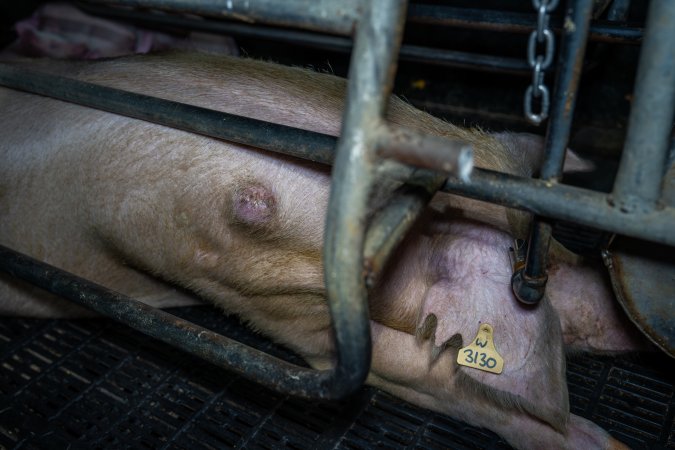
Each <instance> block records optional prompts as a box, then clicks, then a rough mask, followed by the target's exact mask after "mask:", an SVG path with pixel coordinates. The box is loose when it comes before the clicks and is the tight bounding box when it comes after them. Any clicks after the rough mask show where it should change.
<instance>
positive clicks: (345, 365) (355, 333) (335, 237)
mask: <svg viewBox="0 0 675 450" xmlns="http://www.w3.org/2000/svg"><path fill="white" fill-rule="evenodd" d="M405 7H406V1H405V0H372V1H371V2H368V4H367V10H366V11H365V13H364V16H363V18H362V19H361V21H360V23H359V27H358V29H357V33H356V39H355V42H354V51H353V52H352V59H351V64H350V70H349V83H348V88H347V102H346V105H345V111H344V113H343V121H342V132H341V134H340V139H339V140H338V145H337V150H336V157H335V162H334V166H333V174H332V180H331V194H330V200H329V203H328V215H327V217H326V229H325V234H324V242H325V245H324V258H323V259H324V279H325V283H326V294H327V295H326V296H327V298H328V304H329V306H330V310H331V317H332V319H333V325H334V329H335V339H336V342H337V344H338V348H337V366H336V367H335V372H336V376H337V377H338V378H339V379H343V378H344V379H346V380H349V381H350V383H354V384H361V383H362V382H363V381H364V380H365V378H366V376H367V375H368V371H369V368H370V356H371V350H372V349H371V345H370V327H369V321H368V307H367V289H366V283H365V277H364V259H363V251H364V245H365V225H366V216H367V213H368V211H367V208H368V195H369V192H370V190H371V186H372V183H373V178H374V175H375V162H376V158H375V154H374V153H375V145H376V143H377V130H378V127H379V125H380V123H381V122H382V121H383V116H384V111H385V108H386V105H387V101H388V99H389V95H390V93H391V88H392V85H393V82H394V74H395V70H396V58H397V53H398V49H399V46H400V44H401V37H402V34H403V22H404V19H405Z"/></svg>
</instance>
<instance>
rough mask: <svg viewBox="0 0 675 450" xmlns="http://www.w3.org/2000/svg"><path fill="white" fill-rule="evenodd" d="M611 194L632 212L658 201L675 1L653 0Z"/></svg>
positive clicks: (669, 120) (668, 116)
mask: <svg viewBox="0 0 675 450" xmlns="http://www.w3.org/2000/svg"><path fill="white" fill-rule="evenodd" d="M645 33H646V34H645V41H644V44H643V45H642V49H641V53H640V62H639V64H638V72H637V79H636V81H635V91H634V95H633V104H632V106H631V111H630V117H629V120H628V132H627V134H626V142H625V144H624V150H623V154H622V156H621V163H620V164H619V170H618V172H617V174H616V180H615V183H614V192H613V194H612V195H613V198H614V201H615V202H616V203H617V204H619V205H620V207H622V208H624V209H626V210H628V211H632V210H635V209H650V208H654V207H655V206H656V202H657V200H658V199H659V197H660V194H661V182H662V177H663V174H664V172H665V170H664V166H665V164H666V159H667V155H668V147H669V143H670V135H671V129H672V126H673V116H674V114H675V2H674V1H672V0H652V1H651V2H650V4H649V11H648V16H647V30H646V32H645Z"/></svg>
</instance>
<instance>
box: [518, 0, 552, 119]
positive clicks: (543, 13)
mask: <svg viewBox="0 0 675 450" xmlns="http://www.w3.org/2000/svg"><path fill="white" fill-rule="evenodd" d="M558 1H559V0H532V5H533V6H534V9H535V10H536V11H537V27H536V28H535V29H534V30H532V33H531V34H530V38H529V40H528V42H527V62H528V64H529V65H530V67H531V68H532V84H531V85H530V86H529V87H528V88H527V90H526V91H525V117H527V119H528V120H529V121H530V122H532V123H533V124H535V125H539V124H540V123H541V122H543V121H544V120H546V118H547V117H548V108H549V104H550V101H549V100H550V95H549V91H548V88H547V87H546V85H545V84H544V71H545V70H546V69H548V68H549V67H550V66H551V63H552V62H553V52H554V49H555V37H554V35H553V31H551V29H550V28H549V13H550V12H551V11H553V10H554V9H555V8H556V6H558ZM537 50H543V53H539V52H538V51H537ZM535 100H540V108H539V112H538V113H535V112H534V110H533V107H532V105H533V103H534V101H535Z"/></svg>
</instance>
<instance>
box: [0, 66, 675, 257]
mask: <svg viewBox="0 0 675 450" xmlns="http://www.w3.org/2000/svg"><path fill="white" fill-rule="evenodd" d="M38 74H39V73H38ZM35 75H36V73H35V72H30V71H26V70H24V69H18V68H15V67H11V66H8V65H6V64H0V84H2V85H5V86H8V87H15V88H17V89H23V90H29V91H31V92H35V93H40V94H42V95H47V96H51V97H55V98H61V99H63V100H67V101H73V102H76V103H80V104H84V105H86V106H91V107H93V108H96V107H97V106H100V105H99V103H103V104H106V105H107V107H108V109H107V110H109V111H111V112H116V113H118V114H124V112H122V111H123V110H126V109H129V111H126V113H127V115H129V116H131V117H138V118H143V119H144V120H148V121H152V122H157V123H162V124H164V125H168V126H172V125H171V123H174V122H177V123H178V125H177V126H178V127H180V128H181V129H184V130H186V131H190V132H195V133H201V134H205V135H208V136H213V137H216V138H221V139H227V140H230V139H232V141H233V142H238V143H242V144H244V145H251V146H255V147H258V148H262V149H267V150H271V151H275V152H280V153H285V154H290V155H293V156H297V157H300V158H305V159H310V160H312V161H316V162H320V163H323V164H330V163H331V162H332V159H333V152H334V148H335V142H336V138H334V137H333V136H327V135H321V134H319V133H313V132H309V131H304V130H297V129H291V130H292V131H289V130H286V128H289V127H284V126H282V125H277V124H272V123H268V122H261V123H260V124H259V125H261V126H262V127H263V128H262V131H261V132H258V131H259V130H258V129H257V128H254V124H256V123H258V122H260V121H255V120H253V119H247V118H242V117H238V116H232V118H234V119H236V121H234V122H227V123H228V124H229V125H228V126H222V124H223V120H229V119H230V117H229V116H231V115H229V114H225V113H220V112H217V111H212V110H208V109H205V108H199V107H194V106H189V105H182V104H180V103H176V102H170V101H167V100H160V105H162V104H163V106H161V107H160V110H161V112H153V104H154V102H153V98H152V97H147V96H142V95H140V94H133V93H128V92H124V91H120V92H115V91H118V90H116V89H112V88H103V89H93V90H92V89H91V86H95V87H97V88H98V87H100V86H96V85H91V86H87V85H89V84H90V83H84V82H82V81H77V80H69V79H59V78H57V77H54V76H53V75H46V74H39V75H40V76H35ZM63 80H68V82H69V83H71V82H72V83H74V84H72V85H69V86H70V89H66V90H62V92H59V93H58V94H59V95H62V97H56V94H57V93H56V92H50V87H51V86H66V85H65V84H62V83H63V82H64V81H63ZM71 89H72V91H71ZM57 90H60V89H57ZM108 90H110V91H111V92H109V91H108ZM107 95H112V97H113V99H107ZM126 95H130V96H132V97H134V96H140V97H139V98H140V99H143V101H136V102H135V106H134V108H129V107H128V105H127V104H126V102H127V101H128V98H127V97H126ZM155 100H159V99H155ZM132 101H133V100H132ZM164 102H166V103H165V104H164ZM183 108H186V109H185V110H183ZM113 109H114V110H113ZM172 112H175V115H176V116H180V117H172V116H173V115H174V114H172ZM141 116H143V117H141ZM181 117H182V118H181ZM162 120H166V121H165V122H162ZM239 120H241V121H242V122H241V124H243V127H244V129H246V128H248V127H250V128H251V132H250V133H242V132H240V131H237V130H236V127H237V123H239V122H238V121H239ZM207 123H211V124H212V125H213V126H212V127H205V124H207ZM216 124H218V126H216ZM205 128H206V129H205ZM230 128H233V129H232V130H230ZM277 133H278V134H277ZM296 133H297V134H296ZM230 135H232V136H230ZM258 137H260V139H258ZM303 142H307V143H310V142H311V144H309V145H298V144H301V143H303ZM296 146H297V148H296ZM288 149H290V151H289V150H288ZM389 166H391V165H389ZM393 166H395V167H398V166H397V165H396V164H394V165H393ZM398 173H399V175H401V176H402V177H405V176H407V174H408V173H410V174H413V173H415V170H413V169H404V168H403V167H399V170H398ZM398 179H399V180H400V178H398ZM410 182H413V183H414V182H415V181H414V180H410ZM552 186H553V187H552ZM539 188H544V189H541V190H539ZM444 190H446V191H448V192H455V193H458V194H460V195H465V196H468V197H473V198H478V199H481V200H486V201H492V202H494V203H499V204H502V205H505V206H510V207H514V208H519V209H525V210H530V211H532V212H535V213H537V214H540V215H544V216H547V217H552V218H556V219H562V220H568V221H570V222H576V223H581V224H584V225H587V226H591V227H595V228H600V229H604V230H608V231H612V232H616V233H620V234H625V235H628V236H633V237H638V238H642V239H646V240H650V241H654V242H661V243H665V244H669V245H673V244H674V243H675V236H673V237H670V233H669V232H668V230H670V229H672V227H673V226H675V216H673V213H672V209H671V208H666V209H664V210H663V211H656V212H654V213H652V214H648V215H645V214H632V215H630V217H629V215H628V214H624V213H621V212H619V211H618V210H616V209H615V208H612V207H611V205H609V203H608V200H607V197H606V196H605V195H604V194H600V193H597V192H593V191H589V190H586V189H580V188H573V187H570V186H565V185H560V184H555V185H551V184H550V183H546V182H543V181H537V180H529V179H524V178H517V177H512V176H509V175H506V174H498V173H496V172H489V171H485V170H479V169H474V171H473V173H472V175H471V180H470V181H469V182H466V183H462V182H461V181H459V180H455V179H449V180H447V181H446V184H445V185H444ZM538 191H540V194H537V192H538ZM546 202H552V203H551V204H550V205H547V204H546ZM605 213H606V214H608V215H607V217H605V216H604V214H605ZM642 219H644V220H645V221H647V220H649V221H650V222H649V223H647V222H645V223H644V224H642V223H641V220H642ZM624 224H625V225H626V228H625V229H624V228H623V225H624Z"/></svg>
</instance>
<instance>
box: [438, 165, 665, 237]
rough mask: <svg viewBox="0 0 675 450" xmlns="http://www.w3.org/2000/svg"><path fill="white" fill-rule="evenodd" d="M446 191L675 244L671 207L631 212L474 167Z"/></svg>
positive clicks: (569, 189) (604, 200)
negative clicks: (467, 179) (469, 174)
mask: <svg viewBox="0 0 675 450" xmlns="http://www.w3.org/2000/svg"><path fill="white" fill-rule="evenodd" d="M443 191H444V192H449V193H452V194H459V195H463V196H466V197H470V198H474V199H477V200H483V201H486V202H491V203H497V204H500V205H504V206H508V207H511V208H517V209H523V210H527V211H531V212H533V213H535V214H538V215H541V216H546V217H551V218H554V219H560V220H565V221H568V222H575V223H579V224H582V225H586V226H589V227H593V228H599V229H602V230H607V231H611V232H613V233H618V234H623V235H626V236H632V237H636V238H640V239H645V240H648V241H652V242H658V243H662V244H667V245H671V246H675V233H673V231H672V230H673V228H675V208H671V207H664V208H662V209H659V210H653V211H649V212H635V213H632V214H627V213H625V212H622V211H621V209H620V208H617V207H615V206H613V205H612V204H611V199H610V198H609V197H608V195H607V194H603V193H599V192H594V191H590V190H588V189H582V188H577V187H573V186H567V185H564V184H558V183H553V182H547V181H543V180H533V179H529V178H522V177H516V176H513V175H509V174H504V173H499V172H493V171H489V170H484V169H474V171H473V173H472V174H471V180H470V181H468V182H463V181H461V180H458V179H455V178H448V179H447V180H446V182H445V184H444V185H443Z"/></svg>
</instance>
